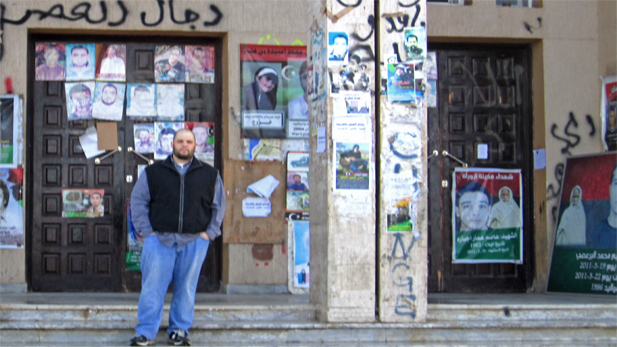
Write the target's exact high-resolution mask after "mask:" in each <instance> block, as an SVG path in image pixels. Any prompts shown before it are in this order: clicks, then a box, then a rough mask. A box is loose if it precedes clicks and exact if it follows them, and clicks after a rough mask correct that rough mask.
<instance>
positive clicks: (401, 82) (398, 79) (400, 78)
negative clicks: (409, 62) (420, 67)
mask: <svg viewBox="0 0 617 347" xmlns="http://www.w3.org/2000/svg"><path fill="white" fill-rule="evenodd" d="M406 69H407V67H406V66H405V65H404V64H398V65H397V66H396V69H395V70H394V76H392V77H390V85H393V86H412V87H413V83H414V82H413V78H412V77H411V76H409V74H408V73H407V72H406Z"/></svg>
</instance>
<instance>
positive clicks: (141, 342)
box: [131, 335, 150, 346]
mask: <svg viewBox="0 0 617 347" xmlns="http://www.w3.org/2000/svg"><path fill="white" fill-rule="evenodd" d="M149 342H150V340H148V339H147V338H146V337H145V336H143V335H139V336H135V337H133V338H132V339H131V346H147V345H148V343H149Z"/></svg>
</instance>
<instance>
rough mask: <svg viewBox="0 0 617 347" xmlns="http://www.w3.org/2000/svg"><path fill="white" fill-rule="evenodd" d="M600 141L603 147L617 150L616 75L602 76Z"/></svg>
mask: <svg viewBox="0 0 617 347" xmlns="http://www.w3.org/2000/svg"><path fill="white" fill-rule="evenodd" d="M600 112H601V115H602V142H603V143H604V149H605V150H608V151H615V150H617V75H613V76H606V77H602V106H601V110H600Z"/></svg>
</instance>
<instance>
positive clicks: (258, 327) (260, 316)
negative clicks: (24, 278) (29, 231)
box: [0, 293, 617, 347]
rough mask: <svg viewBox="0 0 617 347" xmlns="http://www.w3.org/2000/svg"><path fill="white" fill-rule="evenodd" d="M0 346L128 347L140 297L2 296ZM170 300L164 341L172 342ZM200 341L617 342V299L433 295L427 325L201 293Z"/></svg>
mask: <svg viewBox="0 0 617 347" xmlns="http://www.w3.org/2000/svg"><path fill="white" fill-rule="evenodd" d="M0 309H1V310H0V346H2V347H6V346H83V345H87V346H126V345H127V344H128V340H129V339H130V338H131V337H132V335H133V328H134V326H135V323H136V317H137V312H136V309H137V295H136V294H109V293H105V294H95V293H75V294H70V293H61V294H54V293H27V294H0ZM167 309H168V306H167V305H166V310H165V314H164V318H163V325H162V327H161V332H160V333H159V337H158V339H157V345H167V341H166V334H165V332H164V329H165V328H166V322H167V314H168V311H167ZM191 339H192V341H193V345H194V346H238V345H242V346H286V345H297V346H314V345H328V346H393V345H394V346H472V345H473V346H566V345H567V346H617V303H616V302H615V300H614V298H597V297H596V298H594V297H592V298H591V299H590V298H588V297H585V296H582V297H581V296H571V297H557V298H555V297H551V296H546V295H544V296H542V298H541V299H538V296H537V295H530V294H529V295H519V296H513V295H492V296H491V295H479V294H476V295H472V296H468V297H467V298H466V299H465V295H458V294H450V295H444V294H439V295H429V304H428V317H427V321H426V322H424V323H410V324H400V323H397V324H389V323H378V322H376V323H344V324H343V323H321V322H317V321H316V320H315V307H314V306H313V305H312V304H310V303H309V300H308V296H306V295H304V296H302V295H300V296H292V295H284V294H280V295H224V294H200V295H198V297H197V303H196V308H195V320H194V325H193V328H192V330H191Z"/></svg>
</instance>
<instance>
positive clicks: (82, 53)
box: [71, 44, 90, 67]
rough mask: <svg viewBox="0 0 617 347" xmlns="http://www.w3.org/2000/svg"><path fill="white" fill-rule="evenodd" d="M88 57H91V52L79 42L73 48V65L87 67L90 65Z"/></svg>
mask: <svg viewBox="0 0 617 347" xmlns="http://www.w3.org/2000/svg"><path fill="white" fill-rule="evenodd" d="M88 59H90V52H89V51H88V48H86V46H84V45H82V44H79V45H75V46H73V48H71V61H72V62H73V67H85V66H86V65H88Z"/></svg>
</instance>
